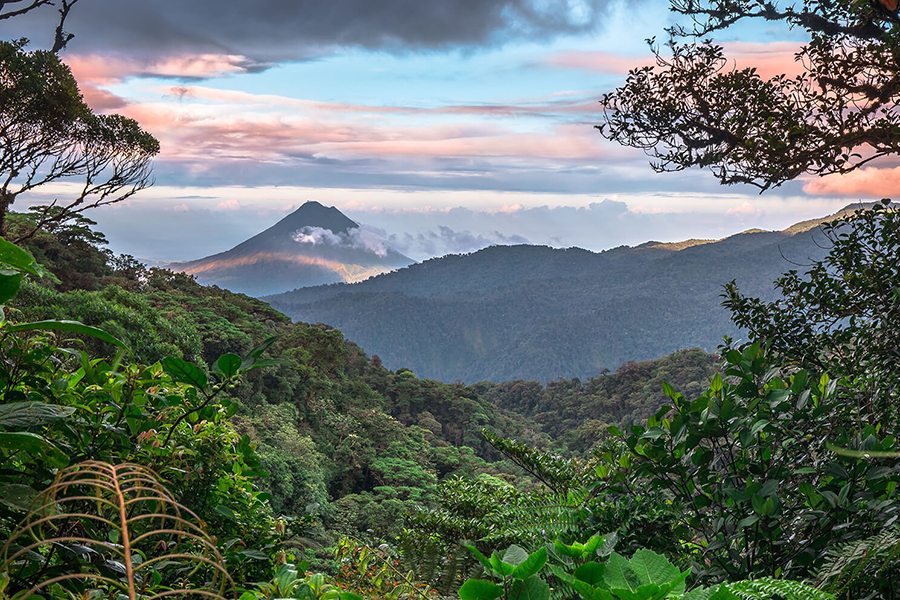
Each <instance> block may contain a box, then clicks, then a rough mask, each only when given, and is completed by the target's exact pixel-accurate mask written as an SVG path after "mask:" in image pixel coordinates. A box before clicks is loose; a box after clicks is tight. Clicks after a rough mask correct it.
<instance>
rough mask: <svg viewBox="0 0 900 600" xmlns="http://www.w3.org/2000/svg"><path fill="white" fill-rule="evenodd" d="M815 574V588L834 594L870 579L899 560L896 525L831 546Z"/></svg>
mask: <svg viewBox="0 0 900 600" xmlns="http://www.w3.org/2000/svg"><path fill="white" fill-rule="evenodd" d="M830 554H831V556H830V557H829V558H828V560H827V561H826V562H825V564H824V565H823V566H822V568H821V569H819V571H818V572H817V573H816V576H815V577H814V582H815V585H816V587H819V588H823V589H827V590H829V591H831V592H833V593H834V594H835V595H836V596H839V595H841V594H842V593H843V592H844V591H846V590H847V589H848V588H849V587H850V586H851V585H853V584H854V583H855V582H857V581H859V580H860V579H861V578H862V577H865V579H866V580H868V581H873V580H874V579H875V578H877V577H878V576H879V575H880V574H881V573H882V572H883V571H885V570H886V569H887V568H889V567H891V566H892V565H893V566H896V564H897V562H898V559H900V527H892V528H889V529H885V530H884V531H882V532H881V533H879V534H877V535H873V536H870V537H867V538H865V539H862V540H858V541H856V542H851V543H848V544H843V545H841V546H838V547H837V548H835V549H834V550H833V551H832V552H831V553H830Z"/></svg>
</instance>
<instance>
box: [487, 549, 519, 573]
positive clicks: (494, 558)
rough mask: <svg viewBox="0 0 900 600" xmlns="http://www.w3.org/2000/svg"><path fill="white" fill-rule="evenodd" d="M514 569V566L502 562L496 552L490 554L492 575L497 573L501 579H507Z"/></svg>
mask: <svg viewBox="0 0 900 600" xmlns="http://www.w3.org/2000/svg"><path fill="white" fill-rule="evenodd" d="M515 568H516V567H515V566H514V565H511V564H509V563H508V562H505V561H503V560H502V559H501V558H500V555H499V554H497V553H496V552H494V553H493V554H491V570H493V571H494V573H497V574H498V575H500V576H501V577H509V576H510V575H512V572H513V569H515Z"/></svg>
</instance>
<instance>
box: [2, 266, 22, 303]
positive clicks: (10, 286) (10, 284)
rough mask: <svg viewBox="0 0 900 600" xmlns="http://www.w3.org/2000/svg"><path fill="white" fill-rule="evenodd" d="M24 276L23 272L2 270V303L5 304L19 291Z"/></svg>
mask: <svg viewBox="0 0 900 600" xmlns="http://www.w3.org/2000/svg"><path fill="white" fill-rule="evenodd" d="M22 277H23V275H22V274H21V273H15V272H11V271H6V270H3V271H0V304H5V303H6V302H7V301H9V300H10V299H11V298H12V297H13V296H15V295H16V293H18V291H19V286H20V285H22Z"/></svg>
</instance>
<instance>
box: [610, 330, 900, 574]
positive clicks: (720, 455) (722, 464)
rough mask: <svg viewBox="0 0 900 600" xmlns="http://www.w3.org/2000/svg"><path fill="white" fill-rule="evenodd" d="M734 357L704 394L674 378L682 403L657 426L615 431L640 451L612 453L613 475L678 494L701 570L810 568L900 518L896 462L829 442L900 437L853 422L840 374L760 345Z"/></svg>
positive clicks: (683, 526)
mask: <svg viewBox="0 0 900 600" xmlns="http://www.w3.org/2000/svg"><path fill="white" fill-rule="evenodd" d="M726 361H727V365H726V367H727V368H726V370H725V375H726V376H727V379H723V378H722V377H721V376H718V375H717V376H716V377H715V378H714V379H713V381H712V382H711V384H710V387H709V389H708V390H707V391H706V392H705V393H704V394H703V395H702V396H700V397H699V398H697V399H695V400H687V399H685V398H684V397H683V396H682V395H681V394H678V393H676V392H675V391H674V390H673V389H672V388H671V387H670V386H667V388H666V393H667V394H668V395H669V397H670V398H671V401H672V402H671V405H670V406H665V407H663V408H661V409H660V411H659V412H658V413H657V416H656V417H654V418H652V419H650V420H649V421H648V422H647V425H646V427H634V428H632V429H631V430H630V431H629V432H627V433H620V432H618V431H615V432H614V433H616V434H617V435H619V436H620V438H621V439H622V440H623V441H624V442H625V443H626V444H627V446H628V448H629V449H630V450H631V451H632V453H633V454H632V455H631V456H628V457H627V458H626V460H624V461H619V462H618V464H614V463H613V461H612V460H611V459H612V457H610V456H604V457H603V458H604V459H605V460H606V462H607V464H608V465H609V467H608V468H607V469H606V470H605V471H604V473H603V474H604V475H612V474H613V473H615V476H614V477H613V479H616V477H621V478H620V479H619V482H620V484H621V485H622V486H624V488H625V489H626V490H630V491H631V492H632V493H635V494H636V493H639V492H640V493H643V491H644V490H646V489H647V488H648V487H650V488H652V489H657V490H660V492H663V493H666V494H668V495H669V496H670V497H671V498H673V500H674V501H675V502H676V508H678V509H679V510H680V512H681V516H680V519H679V523H678V528H677V529H676V531H677V533H678V535H679V537H680V538H681V539H682V540H686V541H690V546H689V547H693V550H694V553H695V556H694V561H693V569H694V572H695V574H696V575H698V576H699V577H700V578H701V579H703V580H706V581H717V580H721V579H722V578H726V577H727V578H728V579H730V580H732V581H734V580H737V579H741V578H744V577H748V576H761V575H769V576H778V575H781V574H785V575H787V576H789V577H792V578H796V577H803V576H805V575H808V574H809V573H810V572H811V569H813V568H814V567H815V566H816V565H820V564H822V560H823V558H824V556H825V555H826V553H827V552H828V549H829V548H833V547H835V545H837V544H842V543H844V542H847V541H851V540H853V539H859V538H862V537H865V536H866V535H870V534H872V533H874V532H877V531H878V530H879V529H881V528H882V527H884V525H886V524H888V523H889V522H891V521H893V520H895V519H896V518H897V513H898V509H900V505H898V503H897V501H896V497H895V490H896V489H897V486H898V482H900V472H898V470H897V469H896V468H895V467H893V466H891V465H889V464H885V463H884V461H883V460H882V461H878V460H873V461H864V460H861V459H856V458H851V457H846V456H837V455H835V454H833V453H832V452H830V451H829V450H828V449H827V448H826V447H825V444H826V442H827V437H831V438H832V439H835V440H841V441H842V442H843V443H842V444H841V445H847V446H853V447H856V448H859V449H865V450H872V451H892V450H894V449H895V447H896V440H895V439H894V438H893V437H891V436H885V437H881V438H880V437H879V436H878V435H877V428H876V427H873V426H867V427H866V428H864V429H863V430H862V431H860V432H859V433H858V434H852V433H851V432H850V431H848V430H846V429H844V428H842V426H841V425H842V422H841V420H840V418H839V416H840V410H839V404H840V402H839V401H838V400H837V394H836V393H835V387H836V386H835V384H836V382H834V381H831V380H830V379H829V378H828V377H827V376H824V375H823V376H822V377H821V378H813V377H812V376H811V375H810V374H809V373H808V372H807V371H796V372H794V373H792V374H790V375H785V374H784V373H783V372H781V371H780V370H779V369H778V368H777V367H775V366H773V364H772V362H771V357H770V356H768V355H767V354H766V353H765V351H764V350H763V349H762V348H761V347H760V346H759V345H758V344H752V345H747V346H746V347H744V348H743V351H737V350H730V351H728V352H727V354H726ZM823 431H828V436H823V435H822V432H823ZM823 438H826V439H823ZM626 473H627V475H624V477H623V474H626ZM613 487H615V486H613Z"/></svg>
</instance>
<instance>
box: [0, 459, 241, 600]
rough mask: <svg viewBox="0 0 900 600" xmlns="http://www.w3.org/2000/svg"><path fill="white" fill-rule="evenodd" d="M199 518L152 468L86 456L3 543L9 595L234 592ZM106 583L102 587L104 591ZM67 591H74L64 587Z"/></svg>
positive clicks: (218, 595)
mask: <svg viewBox="0 0 900 600" xmlns="http://www.w3.org/2000/svg"><path fill="white" fill-rule="evenodd" d="M197 523H200V519H199V518H197V516H196V515H195V514H194V513H192V512H191V511H190V510H189V509H187V508H185V507H184V506H182V505H181V504H179V503H178V502H176V501H175V500H174V499H173V497H172V495H171V494H170V493H169V491H168V490H167V489H166V488H165V486H163V485H162V484H161V483H160V481H159V479H158V478H157V476H156V474H155V473H153V472H152V471H151V470H149V469H147V468H145V467H141V466H138V465H133V464H121V465H110V464H108V463H103V462H95V461H87V462H83V463H80V464H77V465H74V466H72V467H69V468H67V469H65V470H62V471H60V472H59V474H58V475H57V477H56V479H55V480H54V482H53V484H51V485H50V486H49V487H48V488H47V489H46V490H44V491H43V492H41V493H40V494H39V495H38V496H37V497H36V498H35V500H34V502H32V504H31V507H30V509H29V511H28V514H27V515H26V517H25V518H24V519H23V520H22V521H21V523H20V524H19V526H18V527H17V528H16V529H15V530H14V531H13V532H12V533H11V535H10V537H9V539H8V540H7V542H6V544H5V545H4V546H3V548H2V551H0V577H3V578H4V579H5V578H7V577H8V578H9V583H8V589H7V590H6V593H8V594H9V595H17V594H18V593H21V592H24V593H22V594H21V597H23V598H27V597H29V596H31V595H32V594H38V593H43V594H47V593H49V595H51V596H57V595H60V594H58V593H54V592H59V591H63V590H65V591H66V592H69V593H70V594H71V593H73V592H74V593H75V594H76V595H83V594H85V593H86V592H87V591H91V590H90V588H88V586H95V587H94V588H93V589H94V590H96V591H94V593H93V594H92V595H93V597H104V596H106V597H114V598H115V597H127V598H128V599H129V600H136V599H137V598H141V599H142V600H153V599H156V598H163V597H172V596H174V597H180V598H184V597H186V596H191V595H193V596H203V597H206V598H213V599H217V600H224V594H225V593H226V591H230V592H231V594H230V595H231V596H236V591H235V586H234V583H233V581H232V580H231V578H230V576H229V575H228V572H227V571H226V570H225V567H224V561H223V560H222V556H221V555H220V554H219V552H218V550H217V549H216V545H215V543H214V541H213V540H212V538H210V536H209V535H208V534H207V533H206V532H205V531H204V529H203V528H202V527H201V526H200V525H198V524H197ZM98 592H99V596H98V595H97V593H98ZM67 595H68V594H67Z"/></svg>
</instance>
